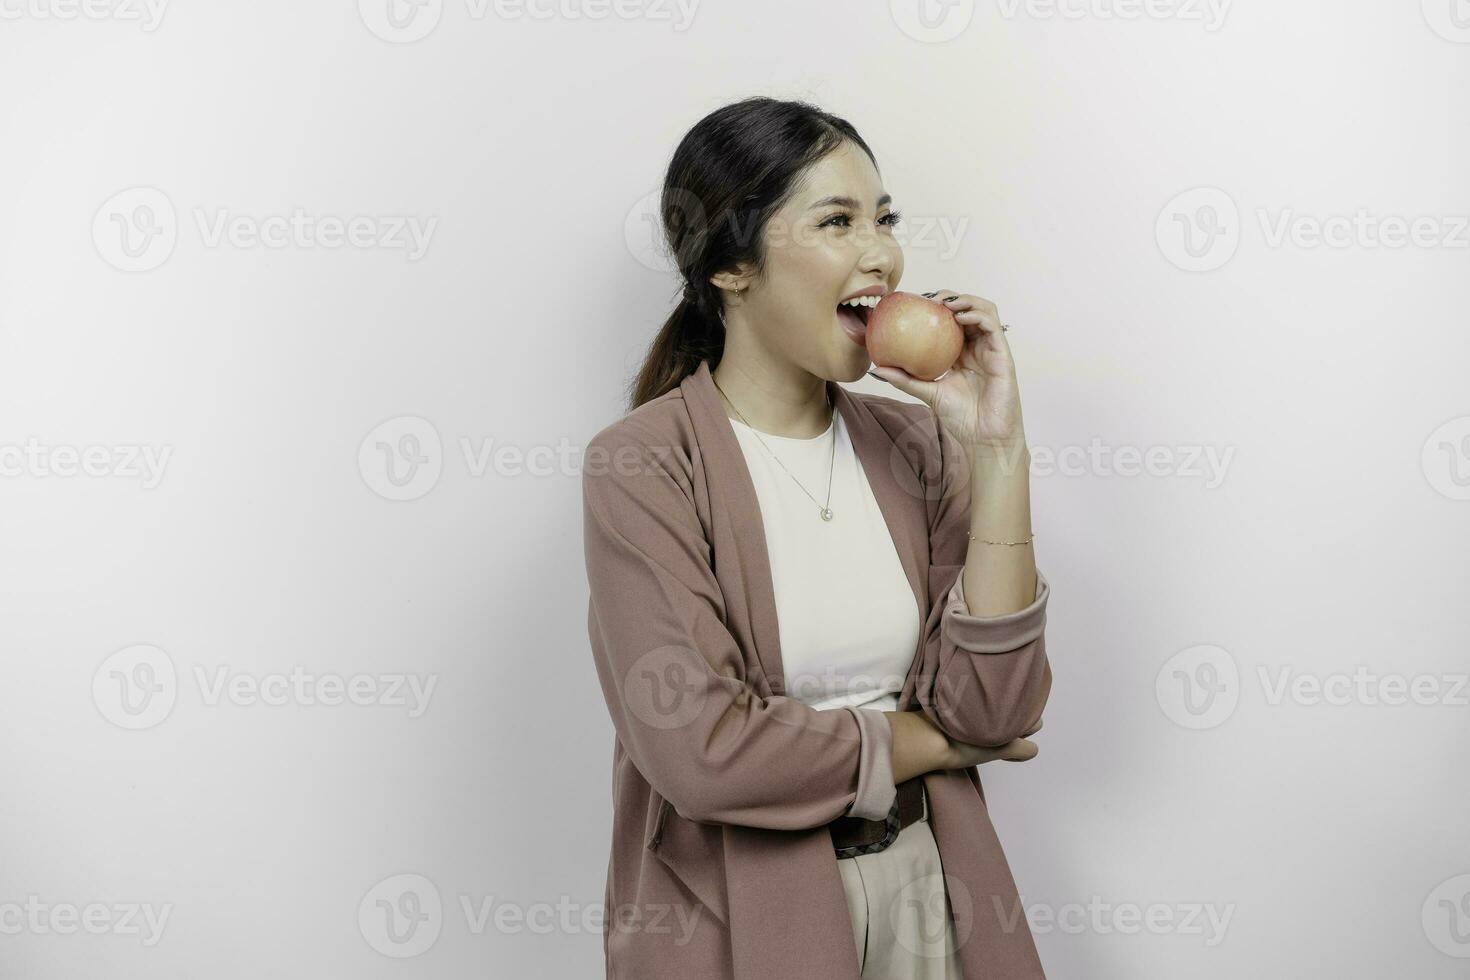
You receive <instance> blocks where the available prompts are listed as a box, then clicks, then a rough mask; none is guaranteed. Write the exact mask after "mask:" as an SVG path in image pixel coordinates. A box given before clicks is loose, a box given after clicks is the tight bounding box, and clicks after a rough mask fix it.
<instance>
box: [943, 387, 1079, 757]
mask: <svg viewBox="0 0 1470 980" xmlns="http://www.w3.org/2000/svg"><path fill="white" fill-rule="evenodd" d="M924 411H925V413H927V415H928V419H927V423H926V424H927V425H928V426H929V427H930V430H929V431H930V434H929V441H928V445H929V453H928V454H927V460H926V462H927V464H928V465H930V466H933V465H934V464H936V463H937V464H938V467H939V469H940V474H939V476H938V478H937V480H934V482H935V483H936V484H937V486H938V487H939V490H938V491H937V499H931V500H930V525H929V550H930V566H929V599H930V602H931V608H930V612H929V616H928V619H927V621H926V623H925V626H924V654H923V656H924V669H923V672H922V673H921V675H920V681H919V691H918V693H919V701H920V706H921V707H922V709H923V711H924V713H925V714H926V715H927V716H928V717H929V719H930V720H931V721H932V722H934V724H935V725H936V726H937V727H938V728H939V729H940V730H941V731H943V732H944V733H945V734H946V735H948V736H949V737H951V738H953V739H955V740H956V741H960V742H967V743H969V744H971V745H985V746H1000V745H1004V744H1006V743H1007V742H1009V741H1012V740H1013V739H1017V738H1024V737H1026V736H1028V735H1031V734H1033V733H1035V732H1036V731H1037V730H1038V729H1039V728H1041V714H1042V710H1043V709H1044V708H1045V707H1046V702H1047V699H1048V698H1049V697H1050V694H1051V663H1050V661H1049V660H1048V658H1047V654H1046V635H1045V634H1046V607H1047V601H1048V599H1049V598H1050V596H1051V586H1050V584H1049V583H1048V582H1047V580H1046V577H1045V576H1044V575H1042V574H1041V572H1040V570H1038V571H1037V573H1036V594H1035V598H1034V599H1033V600H1032V602H1031V604H1030V605H1028V606H1026V607H1024V608H1022V609H1017V610H1015V611H1014V612H1009V613H1004V614H1002V615H998V616H975V615H972V614H971V613H970V610H969V606H968V605H967V603H966V602H965V595H964V567H965V558H966V554H967V552H968V550H969V543H970V542H969V533H968V532H969V529H970V507H971V495H970V459H969V456H968V454H966V452H965V450H964V448H963V447H962V446H961V445H960V444H959V442H958V441H957V440H956V439H955V438H954V437H953V436H952V435H950V434H949V433H948V432H947V431H945V430H944V428H943V426H942V425H940V424H939V422H938V419H937V418H935V417H934V416H933V414H932V411H931V410H929V409H928V407H927V406H924ZM931 479H933V478H931ZM925 482H926V483H928V482H929V481H928V480H926V481H925ZM933 492H934V491H931V493H933Z"/></svg>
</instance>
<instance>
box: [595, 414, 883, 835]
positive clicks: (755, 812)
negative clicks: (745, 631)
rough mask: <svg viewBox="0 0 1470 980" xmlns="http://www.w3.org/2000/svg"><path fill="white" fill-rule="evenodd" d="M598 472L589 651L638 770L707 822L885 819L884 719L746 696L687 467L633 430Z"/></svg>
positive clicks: (783, 825)
mask: <svg viewBox="0 0 1470 980" xmlns="http://www.w3.org/2000/svg"><path fill="white" fill-rule="evenodd" d="M586 460H587V465H585V466H584V468H583V475H582V497H583V540H584V550H585V553H586V563H587V581H588V586H589V589H590V600H589V604H588V621H587V622H588V636H589V639H590V642H591V647H592V656H593V660H594V662H595V664H596V667H597V673H598V679H599V682H600V684H601V686H602V692H603V698H604V700H605V701H606V703H607V708H608V712H609V714H610V715H611V717H612V722H613V727H614V728H615V730H616V733H617V737H618V740H619V741H620V742H621V744H622V746H623V748H624V750H625V751H626V752H627V754H628V756H629V757H630V758H631V760H632V762H633V765H634V766H636V767H637V769H638V771H639V772H640V773H641V774H642V775H643V777H644V778H645V779H646V780H647V781H648V783H649V784H650V785H651V786H652V787H653V788H654V790H656V791H657V792H658V793H659V795H660V796H662V797H663V798H664V799H666V800H668V801H669V802H670V803H671V804H672V805H673V807H674V810H675V811H676V812H677V813H678V814H679V815H680V816H682V817H685V818H686V819H689V820H693V821H696V822H699V823H724V824H740V825H745V826H750V827H761V828H766V829H772V830H799V829H812V828H816V827H820V826H822V825H824V824H826V823H828V822H830V821H831V820H833V819H835V818H837V817H841V816H857V817H863V818H865V819H870V820H881V819H884V818H885V817H886V816H887V814H888V812H889V808H890V806H891V804H892V802H893V799H894V797H895V795H896V793H897V790H896V787H895V786H894V783H893V772H892V738H893V736H892V729H891V728H890V727H889V724H888V720H887V719H886V718H884V717H883V716H882V714H881V713H879V712H876V711H872V710H869V709H862V708H848V709H845V710H818V709H815V708H812V707H810V706H809V705H807V704H805V703H804V702H801V701H799V700H796V699H794V698H790V697H785V696H772V697H761V696H759V695H757V694H756V692H755V690H754V689H753V688H752V687H751V686H750V685H749V684H748V683H747V682H746V680H745V671H746V668H745V660H744V657H743V656H742V653H741V649H740V647H739V645H738V643H737V642H736V639H735V637H734V635H732V633H731V632H730V630H729V629H728V628H727V627H726V625H725V601H724V596H723V593H722V590H721V588H720V586H719V583H718V581H717V580H716V578H715V575H714V571H713V567H712V562H711V549H710V545H709V543H708V541H707V540H706V536H705V533H704V531H703V528H702V526H701V524H700V521H699V518H698V515H697V513H696V510H695V507H694V504H693V500H694V493H695V488H694V487H692V486H691V485H690V482H691V481H690V479H689V477H688V475H687V473H686V470H687V466H680V465H678V464H677V463H675V462H673V461H672V460H671V459H670V457H669V454H668V453H667V452H666V451H665V452H663V453H662V454H661V453H660V452H659V451H658V447H656V446H655V445H654V440H653V439H651V438H649V437H647V436H643V435H641V434H640V433H639V432H638V431H637V430H636V429H635V427H634V426H633V425H632V424H631V423H629V422H628V420H627V419H624V420H623V422H622V424H614V425H613V426H610V427H609V428H607V429H604V430H603V431H602V432H600V433H598V434H597V435H596V436H595V437H594V438H593V439H592V440H591V441H590V442H589V443H588V451H587V454H586Z"/></svg>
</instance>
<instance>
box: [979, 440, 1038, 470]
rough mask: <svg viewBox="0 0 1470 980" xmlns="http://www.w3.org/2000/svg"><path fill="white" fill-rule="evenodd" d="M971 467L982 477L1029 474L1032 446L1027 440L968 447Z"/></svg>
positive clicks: (987, 443)
mask: <svg viewBox="0 0 1470 980" xmlns="http://www.w3.org/2000/svg"><path fill="white" fill-rule="evenodd" d="M966 451H967V452H968V453H969V455H970V465H971V467H972V468H973V469H974V470H975V471H976V472H977V473H978V474H980V475H982V476H989V475H997V476H1010V475H1013V474H1015V473H1017V472H1029V470H1030V467H1031V446H1030V445H1029V444H1028V443H1027V442H1026V440H1025V438H1020V439H1017V440H1015V441H1013V442H1005V443H993V442H986V443H976V444H972V445H970V446H968V447H966Z"/></svg>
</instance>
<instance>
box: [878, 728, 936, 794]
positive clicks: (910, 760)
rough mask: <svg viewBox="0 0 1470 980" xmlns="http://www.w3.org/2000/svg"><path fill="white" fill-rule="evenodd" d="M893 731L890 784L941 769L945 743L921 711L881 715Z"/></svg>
mask: <svg viewBox="0 0 1470 980" xmlns="http://www.w3.org/2000/svg"><path fill="white" fill-rule="evenodd" d="M883 714H884V715H885V716H886V717H887V718H888V725H889V727H890V728H892V730H893V783H894V785H895V786H896V785H898V784H899V783H902V782H905V781H906V780H909V779H912V778H914V777H915V776H921V775H923V774H924V773H926V772H933V771H934V770H935V769H943V768H945V763H946V761H947V760H948V757H949V739H948V738H946V737H945V735H944V733H943V732H941V731H940V730H939V729H937V728H935V727H934V723H933V722H931V721H930V720H929V719H928V718H926V717H924V713H923V712H922V711H885V712H883Z"/></svg>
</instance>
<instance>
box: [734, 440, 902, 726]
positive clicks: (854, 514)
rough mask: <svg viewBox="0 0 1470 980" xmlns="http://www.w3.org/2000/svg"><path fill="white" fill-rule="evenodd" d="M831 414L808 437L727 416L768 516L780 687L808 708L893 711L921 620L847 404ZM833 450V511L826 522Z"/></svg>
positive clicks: (764, 520) (761, 507) (761, 504)
mask: <svg viewBox="0 0 1470 980" xmlns="http://www.w3.org/2000/svg"><path fill="white" fill-rule="evenodd" d="M833 414H834V421H833V425H829V426H828V427H827V431H826V432H825V433H823V434H822V435H820V436H817V437H816V438H815V439H788V438H783V437H781V436H772V435H767V434H766V433H764V432H762V433H761V434H760V435H759V436H756V435H755V434H754V432H753V430H752V429H751V428H750V427H749V426H747V425H745V424H744V423H743V422H741V421H740V420H739V419H730V425H731V427H732V428H734V430H735V435H736V438H737V439H738V441H739V443H740V448H741V449H742V450H743V451H744V454H745V461H746V465H747V467H748V468H749V470H750V477H751V481H752V482H753V483H754V484H755V492H756V496H757V497H758V498H759V500H760V510H761V519H762V521H763V522H764V524H765V532H766V549H767V551H768V553H769V556H770V562H771V579H772V584H773V586H774V588H775V593H776V618H777V622H778V624H779V626H780V636H781V661H782V665H783V668H784V673H785V675H786V690H785V692H784V693H785V694H786V695H787V696H788V697H791V698H794V699H796V700H799V701H802V702H805V703H806V704H809V705H811V706H812V707H814V708H821V709H829V708H845V707H862V708H870V709H873V710H875V711H894V710H897V708H898V694H899V692H901V691H902V690H903V682H904V678H905V677H906V676H907V675H908V670H909V666H910V665H911V664H912V663H913V659H914V650H915V649H916V647H917V646H918V643H919V630H920V628H921V627H922V625H923V624H922V623H921V622H920V621H919V610H918V606H917V605H916V604H915V603H914V592H913V589H912V587H911V586H910V585H909V580H908V577H907V576H906V575H905V574H904V570H903V563H902V562H901V561H900V560H899V557H898V549H897V548H895V547H894V544H893V537H892V535H890V534H889V531H888V524H887V522H886V521H884V519H883V512H882V510H880V509H879V507H878V501H877V499H876V498H875V497H874V496H873V490H872V488H871V487H870V486H869V485H868V478H867V475H866V474H865V473H864V472H863V467H862V463H861V461H860V460H859V459H858V457H857V453H856V452H855V451H854V450H853V447H852V440H851V439H850V438H849V436H848V432H847V426H846V424H845V423H844V422H843V420H842V413H841V412H834V413H833ZM834 427H835V429H836V432H835V434H834V431H833V429H834ZM834 437H835V438H836V440H837V445H836V456H835V458H833V455H832V454H833V445H832V440H833V438H834ZM762 439H763V440H765V443H766V445H765V446H762V445H761V442H760V440H762ZM766 446H769V447H770V448H769V450H767V448H766ZM772 454H774V455H775V456H777V457H779V458H780V461H781V463H783V464H785V466H786V470H783V469H782V468H781V466H780V465H778V464H777V463H776V462H775V460H774V459H772ZM829 459H830V460H831V470H832V494H831V498H830V503H828V506H829V507H831V509H832V520H831V521H824V520H822V517H821V513H820V510H821V506H820V503H821V502H823V501H827V500H828V496H827V471H828V461H829ZM787 470H789V471H790V474H788V473H787V472H786V471H787ZM793 475H794V476H795V478H796V480H793V479H792V476H793ZM797 480H799V481H800V482H801V486H804V487H806V488H807V490H808V491H810V492H811V495H812V497H815V498H816V499H817V501H818V502H817V503H813V501H812V497H808V496H807V495H806V494H805V493H803V492H802V490H801V487H800V486H797V484H796V481H797Z"/></svg>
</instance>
